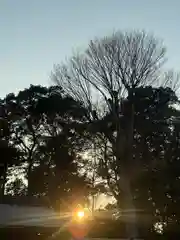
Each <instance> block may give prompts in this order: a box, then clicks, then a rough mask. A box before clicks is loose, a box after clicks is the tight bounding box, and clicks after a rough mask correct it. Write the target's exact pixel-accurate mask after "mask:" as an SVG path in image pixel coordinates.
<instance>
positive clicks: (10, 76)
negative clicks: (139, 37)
mask: <svg viewBox="0 0 180 240" xmlns="http://www.w3.org/2000/svg"><path fill="white" fill-rule="evenodd" d="M179 9H180V1H179V0H151V1H150V0H129V1H127V0H0V97H4V96H5V95H6V94H8V93H10V92H17V91H19V90H21V89H23V88H25V87H28V86H29V85H30V84H42V85H49V84H52V82H51V80H50V77H49V76H50V72H51V70H52V69H53V64H57V63H61V62H62V61H64V60H65V58H67V57H70V56H71V54H72V52H73V51H74V50H77V49H84V48H85V47H86V46H87V45H88V42H89V40H91V39H93V38H94V37H96V36H97V37H98V36H99V37H101V36H105V35H109V34H111V33H112V32H113V31H114V30H131V29H138V30H141V29H145V30H146V31H148V32H151V33H154V34H155V35H156V36H157V37H159V38H162V39H163V40H164V42H165V45H166V46H167V49H168V54H167V56H168V58H169V61H168V67H169V68H174V69H175V70H179V62H180V46H179V43H180V28H179V25H178V23H179V22H180V14H179Z"/></svg>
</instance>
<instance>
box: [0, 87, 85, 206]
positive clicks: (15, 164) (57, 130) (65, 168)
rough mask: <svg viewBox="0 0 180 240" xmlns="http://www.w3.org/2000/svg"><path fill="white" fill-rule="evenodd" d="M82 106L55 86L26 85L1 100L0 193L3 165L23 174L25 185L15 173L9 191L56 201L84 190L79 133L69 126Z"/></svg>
mask: <svg viewBox="0 0 180 240" xmlns="http://www.w3.org/2000/svg"><path fill="white" fill-rule="evenodd" d="M84 111H85V109H84V108H83V107H82V106H81V104H80V103H79V102H78V101H75V100H74V99H72V98H71V97H70V96H66V95H65V94H64V93H63V90H62V89H61V88H60V87H56V86H54V87H49V88H46V87H42V86H32V85H31V86H30V87H29V88H28V89H25V90H23V91H20V92H19V93H18V94H17V95H14V94H8V95H7V96H6V97H5V99H3V100H1V120H0V121H1V145H0V147H1V159H0V162H1V165H0V177H1V196H3V195H4V194H5V184H6V182H7V179H8V176H7V175H8V170H9V169H11V170H12V171H13V170H14V172H13V173H12V174H15V173H17V172H18V171H19V170H21V172H22V173H21V175H22V174H23V175H24V177H25V178H26V179H27V187H26V186H25V185H24V184H23V182H22V180H21V178H17V179H16V180H15V181H14V182H12V183H9V184H8V185H7V190H8V191H9V192H10V193H12V194H13V195H26V196H29V197H31V196H35V197H47V199H48V201H49V202H50V203H51V204H52V203H53V204H55V205H56V202H57V206H58V205H60V203H61V204H62V201H64V202H67V203H68V201H69V203H72V202H74V201H75V200H76V201H78V200H79V201H82V198H84V197H85V198H86V197H87V196H88V191H89V190H88V182H87V178H86V176H85V175H82V174H80V173H79V169H78V163H79V160H80V158H81V156H80V155H79V153H80V152H81V153H82V152H83V151H84V150H85V147H86V144H85V141H84V138H83V135H82V133H78V132H77V131H76V130H75V129H74V128H73V126H72V125H71V127H69V123H71V124H75V123H76V122H78V123H81V122H83V121H84ZM10 180H11V179H10ZM22 189H23V191H22ZM77 193H79V194H78V195H77ZM77 196H79V198H80V199H77ZM61 200H62V201H61ZM67 205H68V204H67Z"/></svg>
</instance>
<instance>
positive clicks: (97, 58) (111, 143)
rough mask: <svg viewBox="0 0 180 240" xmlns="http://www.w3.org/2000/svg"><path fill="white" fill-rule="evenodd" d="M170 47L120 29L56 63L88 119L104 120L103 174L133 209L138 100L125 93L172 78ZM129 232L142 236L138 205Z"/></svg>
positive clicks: (56, 70)
mask: <svg viewBox="0 0 180 240" xmlns="http://www.w3.org/2000/svg"><path fill="white" fill-rule="evenodd" d="M165 52H166V50H165V47H164V46H163V44H162V42H161V41H159V40H157V39H156V38H154V36H152V35H149V34H146V33H145V32H141V31H134V32H125V33H123V32H116V33H114V34H113V35H112V36H110V37H104V38H101V39H95V40H94V41H91V42H90V43H89V47H88V48H87V50H86V51H85V52H84V54H79V55H77V56H74V57H72V58H71V59H70V61H69V62H68V63H67V64H64V65H56V66H55V68H54V71H53V73H52V77H53V81H55V82H56V83H58V84H59V85H60V86H61V87H62V88H63V89H64V90H65V92H66V93H67V94H70V95H71V96H73V97H75V98H76V99H78V100H80V101H81V102H82V103H83V104H84V105H85V106H86V107H87V108H88V110H89V116H88V120H91V122H94V123H95V122H98V121H100V122H101V125H98V126H99V128H98V129H97V132H98V134H97V137H98V138H99V139H100V142H101V144H100V145H101V148H102V159H101V161H100V162H101V163H104V164H103V166H106V168H104V170H103V174H104V175H105V177H106V180H107V183H108V184H109V187H110V188H111V189H112V192H113V194H114V197H115V198H116V199H117V200H118V199H119V194H118V193H119V192H120V193H121V202H120V204H121V206H122V208H123V209H124V210H128V209H132V210H133V209H134V206H133V199H132V194H131V187H130V186H131V182H132V178H133V174H132V169H135V165H134V164H135V163H134V161H132V160H133V159H132V158H133V156H132V145H133V137H134V136H133V133H134V106H133V103H132V102H131V103H129V102H127V101H125V100H124V97H125V96H128V97H130V98H131V97H133V90H134V89H135V88H137V87H140V86H144V85H150V84H151V85H152V84H154V85H157V84H159V81H162V82H161V84H162V85H163V84H165V81H167V79H168V78H167V77H166V78H163V79H164V80H161V79H162V78H161V77H162V72H161V66H162V65H163V63H164V61H165ZM168 76H169V77H170V78H171V80H172V79H173V76H170V75H168ZM168 82H169V83H170V79H169V80H168ZM97 100H100V103H102V105H103V106H105V112H104V115H103V116H102V114H100V112H99V111H98V109H97V108H96V102H97ZM128 104H129V105H128ZM125 109H126V113H125V112H124V111H125ZM127 109H128V111H127ZM125 115H126V118H125V121H124V122H122V116H125ZM107 116H111V125H113V127H112V126H111V127H110V128H111V130H110V128H109V129H107V128H103V127H102V125H103V121H105V118H107ZM104 140H105V141H104ZM102 142H103V144H105V145H103V144H102ZM107 153H108V154H107ZM113 178H114V179H113ZM114 183H115V184H114ZM116 189H118V191H116ZM127 235H128V236H129V237H130V238H131V237H136V236H137V228H136V214H135V211H132V213H131V215H130V216H129V217H128V219H127Z"/></svg>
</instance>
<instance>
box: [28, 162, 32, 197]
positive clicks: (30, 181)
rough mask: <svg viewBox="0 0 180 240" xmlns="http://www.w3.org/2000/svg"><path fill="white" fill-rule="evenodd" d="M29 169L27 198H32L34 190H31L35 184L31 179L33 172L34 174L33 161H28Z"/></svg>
mask: <svg viewBox="0 0 180 240" xmlns="http://www.w3.org/2000/svg"><path fill="white" fill-rule="evenodd" d="M28 162H29V163H28V169H27V180H28V186H27V196H28V197H31V196H32V190H31V185H32V184H33V181H32V179H31V172H32V166H33V163H32V160H29V161H28Z"/></svg>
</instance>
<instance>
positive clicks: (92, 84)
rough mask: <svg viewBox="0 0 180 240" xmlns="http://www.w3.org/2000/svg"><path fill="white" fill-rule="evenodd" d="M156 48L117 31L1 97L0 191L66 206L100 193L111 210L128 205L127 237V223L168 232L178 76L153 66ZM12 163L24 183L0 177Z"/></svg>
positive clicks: (173, 220)
mask: <svg viewBox="0 0 180 240" xmlns="http://www.w3.org/2000/svg"><path fill="white" fill-rule="evenodd" d="M165 53H166V49H165V48H164V46H163V45H162V44H161V42H159V41H158V40H157V39H156V38H154V36H151V35H148V34H146V33H145V32H127V33H121V32H117V33H115V34H114V35H112V36H109V37H105V38H102V39H95V40H94V41H91V42H90V44H89V46H88V48H87V50H86V51H85V52H84V53H83V54H80V55H77V56H73V57H72V58H71V60H70V61H69V62H68V63H66V64H64V65H57V66H55V68H54V70H53V73H52V78H53V81H54V83H55V84H56V85H55V86H52V87H49V88H46V87H42V86H30V87H29V88H28V89H25V90H23V91H20V92H19V93H18V94H17V95H14V94H9V95H7V96H6V98H5V99H2V100H1V108H0V110H1V111H0V115H1V119H0V128H1V141H0V151H1V158H0V178H1V195H2V196H3V195H4V194H5V186H6V191H8V192H9V194H10V193H12V194H14V195H16V194H17V195H27V196H29V197H30V196H36V197H39V196H41V197H46V199H48V201H49V202H50V203H51V204H53V205H54V206H59V205H60V204H62V205H63V203H64V202H65V203H69V206H70V205H72V204H73V203H76V202H82V201H86V200H87V197H88V196H89V195H96V194H97V193H99V192H105V193H106V194H111V195H112V196H113V197H114V198H115V200H116V207H117V208H118V209H119V210H120V211H121V212H124V213H127V212H128V211H129V210H131V211H130V214H128V213H127V214H124V216H123V221H125V223H126V231H127V235H128V236H129V237H135V236H137V235H138V227H137V225H138V224H137V223H140V225H143V224H145V223H146V227H147V228H148V230H151V229H152V228H153V227H154V226H155V224H156V223H158V222H159V223H161V225H163V227H164V230H167V229H177V226H178V224H179V223H180V211H179V210H180V208H179V206H180V163H179V158H180V157H179V156H180V142H179V137H180V136H179V134H180V122H179V117H180V111H179V108H178V107H179V99H178V88H179V83H180V82H179V76H178V74H176V73H174V72H173V71H170V72H167V73H166V72H164V71H163V68H162V65H163V63H164V59H165ZM87 153H89V155H90V156H91V157H89V158H87V157H85V155H87ZM18 169H20V170H21V171H22V172H23V171H24V175H25V177H26V179H27V183H28V184H27V187H26V186H24V185H23V186H22V181H21V180H19V179H17V180H16V181H15V182H14V183H12V184H10V183H8V184H6V183H7V179H8V176H9V172H12V171H15V172H18V171H19V170H18ZM138 211H140V212H143V213H146V214H144V215H143V214H138V213H137V212H138ZM143 216H146V217H143Z"/></svg>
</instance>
